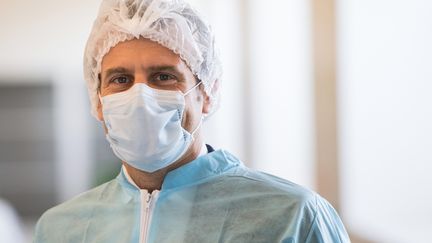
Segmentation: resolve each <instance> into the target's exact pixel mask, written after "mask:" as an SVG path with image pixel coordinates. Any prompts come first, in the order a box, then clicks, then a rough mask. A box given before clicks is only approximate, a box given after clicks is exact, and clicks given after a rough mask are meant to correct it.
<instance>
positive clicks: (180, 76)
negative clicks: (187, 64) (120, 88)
mask: <svg viewBox="0 0 432 243" xmlns="http://www.w3.org/2000/svg"><path fill="white" fill-rule="evenodd" d="M146 72H147V73H156V72H172V73H175V75H176V76H177V78H178V79H180V81H182V80H184V79H185V77H184V75H183V73H182V72H180V70H178V68H177V67H176V66H170V65H165V66H163V65H162V66H151V67H147V68H146Z"/></svg>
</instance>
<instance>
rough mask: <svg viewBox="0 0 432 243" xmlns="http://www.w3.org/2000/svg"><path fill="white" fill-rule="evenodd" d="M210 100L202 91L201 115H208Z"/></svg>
mask: <svg viewBox="0 0 432 243" xmlns="http://www.w3.org/2000/svg"><path fill="white" fill-rule="evenodd" d="M211 105H212V104H211V98H210V96H208V95H207V94H206V92H205V91H204V90H203V107H202V113H203V114H206V115H207V114H209V113H210V110H211Z"/></svg>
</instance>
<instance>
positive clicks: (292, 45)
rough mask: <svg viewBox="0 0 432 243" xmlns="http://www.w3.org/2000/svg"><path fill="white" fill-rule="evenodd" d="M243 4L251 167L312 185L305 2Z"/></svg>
mask: <svg viewBox="0 0 432 243" xmlns="http://www.w3.org/2000/svg"><path fill="white" fill-rule="evenodd" d="M247 2H248V3H249V4H250V18H249V21H250V23H249V31H250V36H249V39H248V41H250V48H249V49H248V50H246V51H248V52H249V53H250V55H249V58H250V60H249V61H250V69H249V70H248V72H249V75H248V77H249V78H250V79H249V80H246V83H245V85H246V86H247V88H248V89H250V97H247V98H248V101H249V102H248V104H247V105H249V106H250V107H249V109H248V110H249V111H250V112H251V114H250V116H249V118H250V120H247V121H246V122H247V123H250V124H251V125H250V126H251V130H250V132H251V133H252V134H250V136H251V140H250V141H248V142H249V143H250V144H251V147H252V151H251V152H252V154H251V158H252V163H253V166H254V167H255V168H257V169H260V170H264V171H267V172H270V173H272V174H275V175H278V176H281V177H283V178H286V179H289V180H292V181H293V182H296V183H299V184H302V185H306V186H309V187H314V138H313V136H314V133H313V127H314V124H313V76H312V71H313V70H312V60H311V16H310V14H311V11H310V3H309V1H304V0H285V1H279V0H269V1H261V0H251V1H247Z"/></svg>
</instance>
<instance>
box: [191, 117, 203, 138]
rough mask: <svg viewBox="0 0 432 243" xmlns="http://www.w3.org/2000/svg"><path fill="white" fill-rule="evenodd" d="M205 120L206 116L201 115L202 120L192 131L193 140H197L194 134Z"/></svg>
mask: <svg viewBox="0 0 432 243" xmlns="http://www.w3.org/2000/svg"><path fill="white" fill-rule="evenodd" d="M203 120H204V116H203V115H201V119H200V122H199V123H198V126H197V127H196V128H195V129H194V130H193V131H192V132H191V137H192V141H193V140H195V137H194V135H195V133H196V132H197V131H198V129H199V128H200V127H201V126H202V123H203Z"/></svg>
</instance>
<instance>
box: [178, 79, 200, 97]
mask: <svg viewBox="0 0 432 243" xmlns="http://www.w3.org/2000/svg"><path fill="white" fill-rule="evenodd" d="M200 84H202V81H199V82H198V83H197V84H195V86H193V87H192V88H190V89H189V90H188V91H186V93H183V96H186V95H188V94H189V93H190V92H192V91H193V90H194V89H196V87H198V86H199V85H200ZM180 92H181V91H180Z"/></svg>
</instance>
